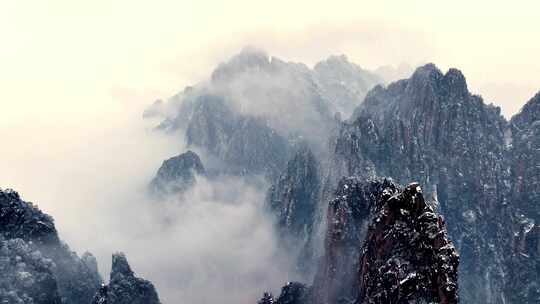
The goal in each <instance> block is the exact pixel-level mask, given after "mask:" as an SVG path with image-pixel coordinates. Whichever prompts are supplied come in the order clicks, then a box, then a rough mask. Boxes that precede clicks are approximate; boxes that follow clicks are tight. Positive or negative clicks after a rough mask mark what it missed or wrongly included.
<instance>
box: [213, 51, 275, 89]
mask: <svg viewBox="0 0 540 304" xmlns="http://www.w3.org/2000/svg"><path fill="white" fill-rule="evenodd" d="M269 66H270V57H269V56H268V54H267V53H266V52H264V51H262V50H260V49H257V48H254V47H245V48H243V49H242V50H241V51H240V53H238V54H236V55H234V56H233V57H232V58H231V59H229V60H228V61H227V62H223V63H221V64H220V65H219V66H218V67H217V68H216V69H215V70H214V72H212V76H211V79H212V81H213V82H215V81H223V80H225V81H227V80H229V79H230V77H231V76H232V75H235V74H239V73H244V72H247V71H249V70H252V69H265V68H268V67H269Z"/></svg>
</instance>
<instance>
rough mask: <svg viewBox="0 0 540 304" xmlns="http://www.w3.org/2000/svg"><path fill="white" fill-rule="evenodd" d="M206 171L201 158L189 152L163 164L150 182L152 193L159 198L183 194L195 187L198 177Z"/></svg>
mask: <svg viewBox="0 0 540 304" xmlns="http://www.w3.org/2000/svg"><path fill="white" fill-rule="evenodd" d="M205 174H206V171H205V169H204V166H203V164H202V162H201V159H200V158H199V156H198V155H197V154H196V153H194V152H192V151H187V152H185V153H182V154H180V155H178V156H175V157H171V158H169V159H167V160H165V161H164V162H163V164H162V165H161V167H160V168H159V170H158V171H157V174H156V176H155V177H154V179H153V180H152V181H151V182H150V191H151V193H152V194H154V195H157V196H164V195H167V194H174V193H181V192H184V191H186V190H188V189H189V188H190V187H192V186H193V185H195V183H196V181H197V176H198V175H202V176H204V175H205Z"/></svg>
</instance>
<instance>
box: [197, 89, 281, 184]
mask: <svg viewBox="0 0 540 304" xmlns="http://www.w3.org/2000/svg"><path fill="white" fill-rule="evenodd" d="M186 138H187V143H188V145H189V146H194V147H199V148H203V149H204V150H205V151H208V152H209V153H210V154H211V155H212V156H214V157H216V158H218V159H219V160H221V161H222V162H223V164H224V166H222V167H223V169H222V171H224V173H229V174H239V175H245V174H261V175H264V176H267V177H269V178H275V176H277V174H278V173H279V171H280V170H281V169H282V168H283V167H284V166H285V163H286V161H287V158H288V153H289V149H290V148H289V143H288V141H287V140H286V139H285V138H284V137H282V136H280V135H279V134H278V133H277V132H276V131H275V130H274V129H272V128H271V127H269V126H268V124H267V123H266V121H264V120H263V119H260V118H254V117H250V116H245V115H239V114H237V113H234V112H233V111H232V110H231V109H230V108H229V105H227V104H226V101H225V99H223V98H221V97H219V96H210V95H204V96H201V97H200V101H199V103H198V104H197V106H196V108H195V111H194V113H193V115H192V117H191V120H190V122H189V124H188V127H187V130H186Z"/></svg>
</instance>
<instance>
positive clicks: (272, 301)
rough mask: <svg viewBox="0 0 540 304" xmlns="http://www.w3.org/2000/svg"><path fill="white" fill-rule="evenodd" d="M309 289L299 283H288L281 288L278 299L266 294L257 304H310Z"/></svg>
mask: <svg viewBox="0 0 540 304" xmlns="http://www.w3.org/2000/svg"><path fill="white" fill-rule="evenodd" d="M309 297H310V294H309V288H307V287H306V285H304V284H302V283H299V282H288V283H287V284H286V285H285V286H283V287H282V288H281V293H280V295H279V297H278V298H274V297H273V296H272V294H270V293H268V292H265V293H264V294H263V297H262V298H261V299H260V300H259V301H258V302H257V304H308V303H311V302H310V298H309Z"/></svg>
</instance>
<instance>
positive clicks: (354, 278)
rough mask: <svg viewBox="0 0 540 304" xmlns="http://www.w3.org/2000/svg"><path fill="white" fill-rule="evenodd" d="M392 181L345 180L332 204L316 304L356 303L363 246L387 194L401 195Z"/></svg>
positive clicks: (314, 291)
mask: <svg viewBox="0 0 540 304" xmlns="http://www.w3.org/2000/svg"><path fill="white" fill-rule="evenodd" d="M397 189H398V186H397V185H396V184H394V183H393V182H392V181H391V180H388V179H383V180H380V181H379V180H369V181H364V180H362V179H359V178H356V177H348V178H343V179H342V180H341V181H340V182H339V185H338V187H337V190H336V192H335V194H334V197H335V198H334V199H333V200H331V201H330V203H329V204H328V212H327V220H326V223H327V228H326V236H325V241H324V255H323V257H322V259H321V261H320V264H319V267H318V271H317V274H316V276H315V279H314V282H313V293H314V295H313V297H314V302H315V303H340V302H342V301H353V300H354V299H355V298H356V296H357V293H358V287H357V285H358V269H359V264H358V263H359V261H360V256H361V254H362V245H361V244H363V242H364V240H365V239H366V236H367V235H366V234H367V230H368V224H369V221H370V219H371V218H372V217H373V213H374V212H375V207H376V206H375V204H376V201H377V200H378V199H380V197H381V196H382V194H383V192H384V191H392V192H395V191H397Z"/></svg>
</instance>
